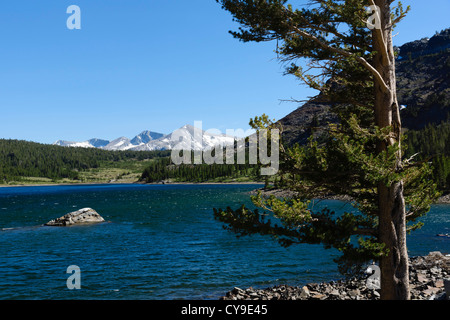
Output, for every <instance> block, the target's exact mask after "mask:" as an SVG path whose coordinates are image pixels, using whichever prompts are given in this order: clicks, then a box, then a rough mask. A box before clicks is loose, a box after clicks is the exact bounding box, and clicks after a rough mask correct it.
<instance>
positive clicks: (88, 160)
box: [0, 139, 170, 184]
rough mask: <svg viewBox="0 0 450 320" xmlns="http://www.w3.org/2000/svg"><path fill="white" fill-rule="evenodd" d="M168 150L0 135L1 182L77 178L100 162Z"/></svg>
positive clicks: (142, 157) (146, 156)
mask: <svg viewBox="0 0 450 320" xmlns="http://www.w3.org/2000/svg"><path fill="white" fill-rule="evenodd" d="M169 154H170V151H108V150H102V149H96V148H75V147H61V146H55V145H46V144H40V143H35V142H29V141H21V140H5V139H0V184H1V183H7V182H8V181H20V180H21V178H22V177H45V178H49V179H54V180H58V179H63V178H69V179H72V180H77V179H79V176H78V175H79V172H80V171H83V170H88V169H91V168H98V167H100V166H101V164H102V162H105V161H112V162H118V161H123V160H137V161H142V160H145V159H153V158H159V157H167V156H168V155H169Z"/></svg>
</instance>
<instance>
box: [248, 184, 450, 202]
mask: <svg viewBox="0 0 450 320" xmlns="http://www.w3.org/2000/svg"><path fill="white" fill-rule="evenodd" d="M258 191H261V193H262V195H263V196H265V197H269V196H271V195H273V196H275V197H278V198H292V197H293V196H294V195H295V192H294V191H291V190H283V189H275V188H272V189H265V188H260V189H256V190H252V191H250V192H249V193H250V194H251V195H256V194H257V193H258ZM324 199H327V200H341V201H347V202H351V201H352V198H351V197H349V196H347V195H342V196H341V195H332V194H330V195H327V196H325V197H324ZM436 204H450V194H445V195H443V196H441V197H439V199H438V200H437V201H436Z"/></svg>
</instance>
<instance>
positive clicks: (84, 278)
mask: <svg viewBox="0 0 450 320" xmlns="http://www.w3.org/2000/svg"><path fill="white" fill-rule="evenodd" d="M257 187H259V186H258V185H81V186H46V187H15V188H10V187H7V188H0V299H167V300H171V299H217V298H218V297H219V296H221V295H223V294H225V292H227V291H229V290H230V289H232V288H233V287H235V286H237V287H242V288H245V287H249V286H253V287H268V286H273V285H277V284H290V285H302V284H306V283H309V282H319V281H329V280H332V279H338V278H340V275H339V273H338V271H337V266H336V264H335V263H334V262H333V258H336V257H337V256H338V255H339V254H338V253H337V252H336V251H334V250H325V249H323V248H322V246H321V245H307V244H305V245H295V246H291V247H289V248H287V249H286V248H282V247H280V246H279V245H278V244H277V243H276V242H274V241H273V240H272V239H270V238H267V237H262V236H251V237H244V238H240V239H237V238H236V237H235V235H234V234H232V233H230V232H228V231H226V230H224V229H223V227H222V223H220V222H218V221H216V220H214V216H213V210H212V208H214V207H215V208H225V207H226V206H231V207H234V208H237V207H238V206H240V205H241V204H243V203H245V204H248V205H250V203H251V202H250V199H249V194H248V192H249V191H251V190H253V189H255V188H257ZM324 204H326V205H328V206H330V207H332V208H333V209H335V210H342V208H343V203H342V202H339V201H324V202H322V205H324ZM84 207H91V208H94V209H95V210H97V211H98V213H100V215H102V216H103V217H104V218H105V219H106V220H107V221H108V223H101V224H94V225H88V226H73V227H66V228H61V227H45V226H42V224H43V223H45V222H47V221H49V220H51V219H54V218H57V217H60V216H62V215H64V214H65V213H68V212H71V211H75V210H78V209H81V208H84ZM347 208H348V207H347ZM423 221H424V222H425V226H424V227H423V228H422V229H420V230H418V231H416V232H414V233H413V234H412V235H410V236H409V238H408V248H409V253H410V255H421V254H427V253H428V252H430V251H435V250H439V251H441V252H443V253H450V238H442V237H437V236H436V234H437V233H450V206H448V205H435V206H433V208H432V210H431V212H430V213H429V214H428V215H427V216H426V217H424V218H423ZM70 265H76V266H78V267H79V268H80V270H81V289H80V290H76V289H74V290H69V289H68V288H67V286H66V281H67V279H68V277H69V276H71V274H67V273H66V270H67V268H68V266H70Z"/></svg>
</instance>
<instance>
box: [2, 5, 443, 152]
mask: <svg viewBox="0 0 450 320" xmlns="http://www.w3.org/2000/svg"><path fill="white" fill-rule="evenodd" d="M72 4H75V5H78V6H79V7H80V8H81V30H69V29H67V27H66V20H67V18H68V17H69V14H67V13H66V9H67V7H68V6H69V5H72ZM403 4H404V5H408V4H410V5H411V6H412V11H411V13H410V14H409V16H408V17H407V18H406V19H405V20H404V21H403V22H402V23H401V24H400V25H399V26H398V28H397V32H398V35H397V36H396V38H395V42H396V43H395V44H396V45H401V44H403V43H405V42H408V41H412V40H416V39H420V38H423V37H430V36H432V35H433V34H434V33H435V31H440V30H442V29H445V28H447V27H450V26H449V19H448V14H449V12H450V1H449V0H432V1H424V0H412V1H403ZM236 27H237V26H236V25H235V23H233V22H232V19H231V16H230V14H229V13H228V12H225V11H223V10H222V9H221V8H220V5H219V4H217V3H216V2H215V1H214V0H146V1H144V0H107V1H106V0H70V1H65V0H52V1H50V0H39V1H36V0H27V1H25V0H14V1H3V2H2V4H1V6H0V39H1V42H0V43H1V46H0V116H1V118H0V138H7V139H8V138H12V139H24V140H31V141H37V142H43V143H53V142H54V141H56V140H58V139H63V140H73V141H82V140H87V139H89V138H94V137H95V138H104V139H110V140H112V139H115V138H117V137H119V136H127V137H130V138H132V137H133V136H135V135H136V134H138V133H139V132H141V131H143V130H152V131H156V132H162V133H169V132H171V131H173V130H175V129H177V128H179V127H181V126H183V125H185V124H191V125H193V124H194V121H195V120H202V121H203V129H204V130H206V129H210V128H217V129H220V130H222V131H225V129H227V128H229V129H239V128H242V129H244V130H245V129H248V120H249V119H250V118H251V117H254V116H255V115H261V114H262V113H266V114H268V115H269V116H270V117H271V118H275V119H280V118H282V117H283V116H285V115H286V114H288V113H289V112H291V111H292V110H294V109H295V108H296V107H297V106H298V105H297V104H294V103H280V100H281V99H291V98H295V99H299V100H302V99H306V98H307V97H308V96H311V95H314V94H315V92H314V91H312V90H310V89H308V88H306V87H305V86H303V85H301V84H300V83H299V82H298V81H297V80H295V79H294V78H292V77H288V76H283V75H282V73H283V68H282V66H281V65H280V63H279V62H278V61H276V59H274V58H275V54H274V49H275V47H274V44H273V43H264V44H255V43H251V44H250V43H247V44H245V43H241V42H239V41H237V40H236V39H233V38H232V37H231V35H229V34H228V30H230V29H236Z"/></svg>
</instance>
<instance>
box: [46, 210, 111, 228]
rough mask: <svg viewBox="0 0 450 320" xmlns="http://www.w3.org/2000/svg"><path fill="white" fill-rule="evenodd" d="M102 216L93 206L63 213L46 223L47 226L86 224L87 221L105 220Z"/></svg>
mask: <svg viewBox="0 0 450 320" xmlns="http://www.w3.org/2000/svg"><path fill="white" fill-rule="evenodd" d="M104 221H105V219H103V217H102V216H100V215H99V214H98V213H97V211H95V210H94V209H91V208H84V209H80V210H77V211H74V212H70V213H68V214H65V215H63V216H62V217H60V218H56V219H53V220H50V221H49V222H47V223H46V224H45V225H46V226H57V227H65V226H71V225H75V224H85V223H98V222H104Z"/></svg>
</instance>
